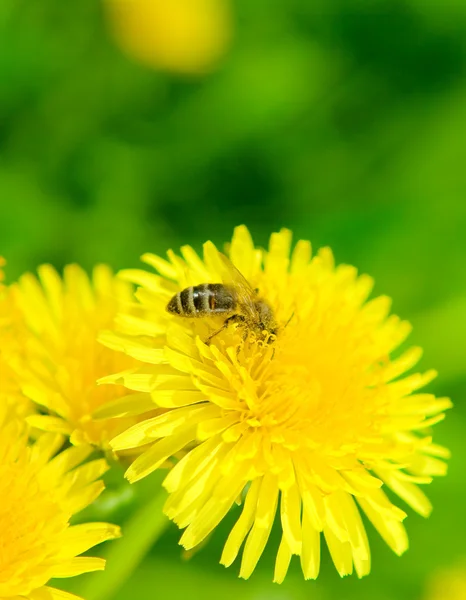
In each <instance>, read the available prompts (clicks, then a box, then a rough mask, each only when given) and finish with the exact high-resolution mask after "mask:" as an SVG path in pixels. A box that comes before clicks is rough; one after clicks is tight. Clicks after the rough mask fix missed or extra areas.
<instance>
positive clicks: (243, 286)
mask: <svg viewBox="0 0 466 600" xmlns="http://www.w3.org/2000/svg"><path fill="white" fill-rule="evenodd" d="M218 256H219V258H220V261H221V266H222V272H221V275H222V279H223V283H224V284H225V285H228V286H230V287H231V288H233V290H234V292H235V295H236V300H237V303H238V305H239V306H240V307H241V309H242V311H243V312H244V313H246V315H247V316H249V318H251V319H257V309H256V295H257V294H256V292H255V291H254V290H253V289H252V287H251V285H250V284H249V282H248V281H247V279H246V278H245V277H244V276H243V275H242V274H241V273H240V271H238V269H237V268H236V267H235V265H234V264H233V263H232V262H231V260H230V259H229V258H228V257H226V256H225V254H223V253H222V252H219V253H218Z"/></svg>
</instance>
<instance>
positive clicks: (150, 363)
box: [102, 227, 450, 582]
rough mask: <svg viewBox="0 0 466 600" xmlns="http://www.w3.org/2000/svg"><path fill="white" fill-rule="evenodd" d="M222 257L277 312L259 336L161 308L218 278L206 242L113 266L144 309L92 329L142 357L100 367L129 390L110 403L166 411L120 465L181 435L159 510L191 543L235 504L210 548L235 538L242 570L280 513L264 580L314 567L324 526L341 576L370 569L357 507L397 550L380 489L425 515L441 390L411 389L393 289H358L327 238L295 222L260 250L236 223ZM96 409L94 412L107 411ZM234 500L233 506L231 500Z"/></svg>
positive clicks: (399, 513) (137, 475)
mask: <svg viewBox="0 0 466 600" xmlns="http://www.w3.org/2000/svg"><path fill="white" fill-rule="evenodd" d="M227 254H228V255H229V259H230V260H231V262H232V263H233V264H234V265H235V267H236V268H237V269H238V270H239V271H240V272H241V273H242V274H243V276H244V277H245V278H246V279H247V280H248V281H249V282H250V284H251V286H252V288H256V289H257V294H258V297H260V298H263V299H265V300H266V301H267V302H268V304H269V305H270V307H271V309H272V310H273V313H274V316H275V319H276V322H277V325H278V328H277V332H276V335H274V336H271V337H269V336H267V335H265V334H264V335H261V334H260V333H259V334H258V333H257V332H254V331H252V332H251V331H250V332H249V335H245V333H246V334H247V333H248V329H247V328H246V329H245V328H244V327H243V326H241V324H236V325H235V324H232V325H231V326H228V327H226V328H224V329H223V330H222V331H221V332H220V333H219V334H218V335H215V336H214V337H212V338H211V339H210V340H209V341H207V340H208V338H209V336H210V335H211V334H212V333H213V332H215V331H216V330H218V329H219V327H221V325H222V322H223V321H224V318H223V319H218V318H217V317H216V318H210V317H209V318H198V319H193V318H191V319H190V318H182V317H180V316H177V315H172V314H169V313H168V312H167V310H166V305H167V302H169V300H170V298H171V297H172V296H173V295H174V294H175V293H177V292H178V291H180V290H182V289H183V288H185V287H187V286H191V285H196V284H201V283H219V282H220V281H221V279H220V277H221V276H222V272H221V268H220V262H221V261H220V260H219V259H220V257H219V254H218V251H217V249H216V247H215V246H214V245H213V244H212V243H211V242H207V243H206V244H205V245H204V255H203V258H201V257H200V256H198V255H197V254H196V253H195V252H194V250H193V249H192V248H191V247H189V246H184V247H183V248H181V256H178V255H177V254H175V253H174V252H172V251H169V252H168V260H165V259H162V258H160V257H157V256H154V255H152V254H148V255H145V256H144V257H143V260H144V261H145V262H146V263H148V264H149V265H151V266H152V267H154V268H155V270H156V271H157V272H158V274H155V273H149V272H146V271H143V270H131V271H125V272H123V273H122V277H123V278H125V279H127V280H131V281H132V282H134V283H136V284H138V285H139V286H140V287H139V289H138V291H137V298H138V299H139V302H140V303H141V305H142V306H143V308H144V309H145V311H146V312H145V318H140V319H138V320H137V321H136V320H134V319H130V318H128V319H126V321H125V319H124V318H122V319H120V320H119V323H120V325H121V329H120V331H119V332H117V333H112V332H109V333H107V334H106V335H105V336H103V337H102V341H103V342H104V343H105V344H107V345H108V346H110V347H112V348H114V349H116V350H123V351H124V352H125V353H126V354H128V355H129V356H131V357H133V358H135V359H136V360H138V361H139V367H138V369H137V370H136V371H134V372H133V373H131V374H127V373H126V374H125V373H120V374H116V375H115V376H113V377H110V378H106V379H105V380H104V381H105V382H106V383H109V382H113V383H116V384H119V385H121V384H123V385H125V386H126V387H127V388H129V389H130V390H133V391H134V396H133V401H132V404H130V397H128V398H125V399H124V401H122V402H121V404H120V406H119V408H118V406H117V403H116V404H114V405H113V406H112V407H111V410H113V415H114V416H124V415H125V414H126V411H127V410H128V407H129V406H132V407H133V410H137V409H139V410H140V412H143V411H144V410H147V407H148V406H150V405H151V403H152V404H155V405H157V406H159V407H163V408H165V409H167V412H165V413H164V414H163V415H160V416H157V417H155V418H151V419H146V420H143V421H142V422H140V423H139V424H137V425H135V426H133V427H131V428H130V429H129V430H127V431H125V432H123V433H121V434H120V435H118V436H117V437H116V438H115V439H114V440H113V442H112V446H113V448H114V449H115V450H122V449H126V448H134V447H139V446H143V445H144V446H145V445H146V444H149V447H148V449H146V450H145V451H144V452H143V453H142V454H141V455H140V456H139V457H138V458H137V459H136V460H135V461H134V462H133V463H132V465H131V466H130V468H129V469H128V471H127V474H126V476H127V478H128V479H129V480H130V481H132V482H133V481H137V480H138V479H141V478H142V477H145V476H146V475H148V474H149V473H150V472H152V471H153V470H154V469H156V468H158V467H159V466H160V465H161V464H162V463H163V462H164V461H165V460H166V459H167V458H169V457H170V456H173V455H175V454H176V453H177V452H178V451H180V450H181V449H185V450H186V452H185V455H184V456H183V457H182V458H181V459H180V460H179V461H178V462H177V463H176V465H175V466H174V467H173V469H172V470H171V471H170V472H169V474H168V476H167V477H166V479H165V481H164V486H165V488H166V489H167V490H168V492H169V493H170V495H169V498H168V500H167V503H166V505H165V512H166V514H167V515H168V516H169V518H170V519H172V520H173V521H174V522H175V523H177V525H178V526H179V527H180V528H183V529H185V531H184V532H183V535H182V537H181V540H180V543H181V544H182V545H183V546H184V547H185V548H186V549H191V548H193V547H195V546H196V545H198V544H200V543H201V542H202V541H203V540H204V539H205V538H206V537H207V536H208V535H209V534H210V533H211V532H212V531H213V530H214V528H215V527H216V526H217V525H218V524H219V522H220V521H221V520H222V519H223V518H224V517H225V515H226V514H227V513H228V512H229V511H230V509H231V508H232V507H233V506H234V504H235V502H236V503H242V505H243V506H242V509H241V513H240V515H239V517H238V520H237V522H236V524H235V525H234V527H233V529H232V530H231V533H230V534H229V536H228V539H227V540H226V544H225V546H224V550H223V555H222V557H221V562H222V563H223V564H224V565H225V566H228V565H230V564H231V563H232V562H233V561H234V560H235V558H236V557H237V555H238V553H239V552H240V549H241V546H242V545H243V542H244V548H243V551H242V559H241V567H240V576H242V577H244V578H247V577H249V576H250V575H251V573H252V572H253V570H254V568H255V566H256V564H257V562H258V560H259V558H260V556H261V554H262V552H263V550H264V548H265V546H266V544H267V541H268V538H269V535H270V532H271V529H272V525H273V523H274V519H275V516H276V514H277V513H278V514H279V519H280V526H281V530H282V537H281V543H280V546H279V549H278V552H277V557H276V565H275V581H277V582H281V581H282V580H283V579H284V577H285V575H286V573H287V570H288V566H289V563H290V559H291V557H292V555H298V556H299V559H300V562H301V566H302V571H303V574H304V577H305V578H306V579H308V578H316V577H317V575H318V572H319V565H320V544H321V538H322V535H323V537H324V539H325V541H326V544H327V546H328V548H329V550H330V554H331V556H332V559H333V562H334V564H335V567H336V569H337V570H338V572H339V573H340V575H342V576H343V575H346V574H349V573H351V572H352V571H353V567H354V569H355V571H356V573H357V574H358V576H363V575H365V574H367V573H368V572H369V570H370V550H369V543H368V538H367V535H366V530H365V526H364V524H363V521H362V518H361V513H364V514H365V515H366V516H367V518H368V519H369V521H371V522H372V524H373V525H374V527H375V528H376V530H377V531H378V532H379V534H380V535H381V536H382V537H383V539H384V540H385V541H386V543H387V544H388V545H389V546H390V548H392V550H393V551H394V552H396V553H397V554H401V553H402V552H404V551H405V550H406V549H407V546H408V539H407V534H406V531H405V529H404V526H403V524H402V521H403V519H404V518H405V517H406V513H405V512H404V511H403V510H402V509H401V508H399V507H398V506H396V505H394V504H393V503H392V501H391V500H390V499H389V497H388V496H387V494H386V493H385V490H386V489H387V488H389V489H390V490H391V491H392V492H394V494H395V495H397V496H398V497H399V498H400V499H401V500H403V501H404V502H405V503H406V504H407V505H409V506H410V507H411V508H413V509H414V510H415V511H417V512H418V513H420V514H421V515H423V516H427V515H428V514H429V513H430V511H431V504H430V502H429V500H428V499H427V497H426V496H425V494H424V492H423V491H421V488H420V485H422V484H427V483H429V482H430V481H431V480H432V477H433V476H434V475H442V474H444V473H445V470H446V467H445V463H444V461H443V460H442V459H443V458H446V457H447V456H448V453H447V451H446V450H445V449H443V448H441V447H439V446H437V445H434V444H433V443H432V439H431V435H430V433H429V431H430V429H429V430H428V428H430V427H431V426H432V425H434V424H435V423H437V422H438V421H440V420H441V419H442V418H443V411H444V410H445V409H447V408H449V407H450V401H449V400H448V399H446V398H440V399H437V398H435V397H434V396H433V395H432V394H429V393H419V392H418V391H417V390H419V389H420V388H422V387H423V386H425V385H427V384H428V383H429V382H430V381H431V380H432V379H433V378H434V377H435V372H434V371H428V372H426V373H415V374H411V375H407V376H406V375H404V374H405V372H406V371H408V370H409V369H411V368H412V367H413V366H414V365H415V364H416V363H417V361H418V360H419V358H420V355H421V351H420V349H419V348H410V349H408V350H406V351H403V352H401V353H400V352H398V354H395V356H393V353H394V351H395V350H396V349H397V347H398V346H399V345H400V344H401V343H402V342H403V341H404V340H405V339H406V337H407V335H408V334H409V332H410V329H411V328H410V325H409V324H408V323H407V322H405V321H402V320H400V319H399V318H398V317H396V316H393V315H392V316H389V311H390V300H389V298H387V297H385V296H382V297H378V298H375V299H373V300H369V301H368V296H369V294H370V292H371V289H372V285H373V282H372V279H371V278H370V277H368V276H364V275H360V276H359V275H358V273H357V271H356V269H355V268H354V267H351V266H348V265H340V266H335V264H334V260H333V256H332V253H331V251H330V250H329V249H328V248H323V249H321V250H320V251H319V252H318V253H317V255H315V256H314V257H312V255H311V246H310V244H309V243H308V242H306V241H299V242H298V243H297V244H296V245H295V247H294V248H293V249H292V245H291V233H290V232H289V231H288V230H282V231H280V232H279V233H275V234H273V235H272V236H271V238H270V244H269V248H268V250H267V251H264V250H260V249H257V248H256V247H255V246H254V244H253V241H252V239H251V236H250V234H249V232H248V230H247V229H246V228H245V227H238V228H236V230H235V232H234V235H233V239H232V242H231V244H230V245H229V246H228V248H227ZM104 414H107V416H108V414H109V413H105V410H104ZM234 510H237V511H239V510H240V509H238V508H235V509H234Z"/></svg>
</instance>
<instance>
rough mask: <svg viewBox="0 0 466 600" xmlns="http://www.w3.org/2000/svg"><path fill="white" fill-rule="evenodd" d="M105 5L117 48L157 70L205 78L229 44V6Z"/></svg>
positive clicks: (119, 0) (156, 1) (152, 0)
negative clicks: (204, 75)
mask: <svg viewBox="0 0 466 600" xmlns="http://www.w3.org/2000/svg"><path fill="white" fill-rule="evenodd" d="M104 5H105V8H106V11H107V14H108V19H109V26H110V28H111V30H112V32H113V34H114V36H115V40H116V42H117V43H118V45H119V46H120V47H121V48H122V50H123V51H124V52H126V53H127V54H128V55H129V56H131V57H133V58H134V59H135V60H138V61H141V62H142V63H144V64H146V65H148V66H150V67H152V68H154V69H167V70H169V71H174V72H179V73H186V74H196V73H205V72H206V71H210V70H212V69H213V68H214V67H215V66H216V65H217V64H218V62H219V60H220V59H222V58H223V56H224V55H225V53H226V51H227V49H228V46H229V44H230V40H231V36H232V27H233V25H232V14H231V8H230V6H229V2H228V0H170V1H168V2H167V1H166V0H104Z"/></svg>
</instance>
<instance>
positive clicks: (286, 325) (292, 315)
mask: <svg viewBox="0 0 466 600" xmlns="http://www.w3.org/2000/svg"><path fill="white" fill-rule="evenodd" d="M293 317H294V311H293V312H292V313H291V316H290V318H289V319H288V321H287V322H286V323H285V325H284V326H283V329H286V328H287V327H288V325H289V324H290V321H291V319H292V318H293Z"/></svg>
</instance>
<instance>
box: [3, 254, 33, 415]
mask: <svg viewBox="0 0 466 600" xmlns="http://www.w3.org/2000/svg"><path fill="white" fill-rule="evenodd" d="M4 265H5V261H4V259H3V258H2V257H0V407H8V408H9V410H11V411H13V412H14V413H16V414H17V415H18V416H19V417H24V416H26V415H28V414H30V413H32V412H33V403H32V402H31V401H30V400H29V398H27V397H26V396H25V395H24V394H23V393H22V391H21V387H20V385H19V382H18V377H17V375H16V373H15V370H14V368H13V367H12V363H14V362H15V361H16V358H17V356H18V354H19V353H20V352H21V342H20V339H21V335H22V331H21V318H20V316H19V314H18V310H17V308H16V307H15V305H14V302H13V300H12V297H11V293H10V290H9V289H8V287H7V286H5V285H4V284H3V280H4V273H3V269H2V267H3V266H4Z"/></svg>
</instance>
